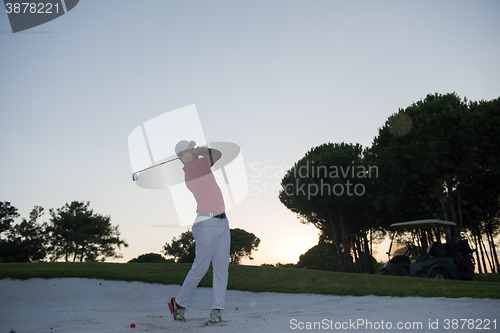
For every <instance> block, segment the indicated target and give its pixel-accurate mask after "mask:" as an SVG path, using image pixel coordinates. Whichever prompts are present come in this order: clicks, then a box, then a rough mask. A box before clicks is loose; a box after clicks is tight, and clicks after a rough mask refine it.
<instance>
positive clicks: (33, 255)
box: [0, 202, 47, 262]
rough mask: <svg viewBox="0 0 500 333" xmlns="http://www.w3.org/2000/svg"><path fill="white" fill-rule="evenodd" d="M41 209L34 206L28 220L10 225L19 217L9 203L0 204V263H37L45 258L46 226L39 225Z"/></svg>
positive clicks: (44, 224)
mask: <svg viewBox="0 0 500 333" xmlns="http://www.w3.org/2000/svg"><path fill="white" fill-rule="evenodd" d="M43 214H44V213H43V208H42V207H39V206H35V207H34V208H33V210H32V211H31V213H30V218H29V220H26V219H25V218H23V219H22V222H21V223H19V224H12V223H13V222H14V219H15V218H17V217H19V214H18V213H17V209H16V208H15V207H13V206H11V205H10V203H9V202H1V203H0V226H1V230H2V232H1V233H0V235H1V234H2V233H3V234H4V235H5V237H3V236H2V237H0V261H4V262H23V261H24V262H26V261H28V262H29V261H39V260H43V259H45V257H46V243H47V232H46V228H47V224H46V223H43V224H39V223H38V221H37V220H38V219H39V218H40V217H41V216H42V215H43Z"/></svg>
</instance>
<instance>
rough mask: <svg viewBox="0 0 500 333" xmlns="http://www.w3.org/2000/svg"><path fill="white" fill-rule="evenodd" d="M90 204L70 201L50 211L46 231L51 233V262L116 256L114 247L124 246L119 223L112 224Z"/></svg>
mask: <svg viewBox="0 0 500 333" xmlns="http://www.w3.org/2000/svg"><path fill="white" fill-rule="evenodd" d="M89 206H90V203H89V202H87V203H85V202H78V201H73V202H71V203H70V204H65V205H64V206H63V207H62V208H58V209H57V210H52V209H51V210H50V215H51V220H50V225H49V227H48V230H49V231H50V234H51V247H50V253H51V254H52V258H51V260H52V261H55V260H57V259H59V258H61V257H62V258H64V259H65V261H70V260H72V261H73V262H74V261H76V260H77V259H78V260H79V261H80V262H82V261H84V260H85V261H104V260H105V259H106V258H108V257H114V258H119V257H120V255H119V254H118V253H117V252H116V247H118V249H119V248H121V246H122V245H123V246H125V247H127V246H128V244H127V243H126V242H125V241H124V240H122V239H120V232H119V230H118V226H113V225H111V218H110V217H109V216H103V215H100V214H96V213H94V212H93V211H92V209H90V208H89Z"/></svg>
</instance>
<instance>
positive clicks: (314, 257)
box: [297, 241, 342, 272]
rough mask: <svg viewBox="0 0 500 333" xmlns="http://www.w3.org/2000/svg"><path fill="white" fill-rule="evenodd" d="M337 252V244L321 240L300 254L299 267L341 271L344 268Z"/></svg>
mask: <svg viewBox="0 0 500 333" xmlns="http://www.w3.org/2000/svg"><path fill="white" fill-rule="evenodd" d="M335 252H336V250H335V246H334V245H333V244H332V243H326V242H321V241H320V242H318V244H317V245H315V246H313V247H311V248H310V249H309V250H307V252H306V253H304V254H301V255H300V257H299V261H298V262H297V268H307V269H316V270H323V271H334V272H340V271H342V268H341V267H340V263H339V259H338V256H337V253H335Z"/></svg>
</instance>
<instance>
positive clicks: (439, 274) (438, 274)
mask: <svg viewBox="0 0 500 333" xmlns="http://www.w3.org/2000/svg"><path fill="white" fill-rule="evenodd" d="M431 278H433V279H439V280H443V279H449V278H450V276H449V275H448V272H447V271H445V270H444V269H436V270H434V272H432V275H431Z"/></svg>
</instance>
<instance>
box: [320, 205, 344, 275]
mask: <svg viewBox="0 0 500 333" xmlns="http://www.w3.org/2000/svg"><path fill="white" fill-rule="evenodd" d="M325 210H326V215H328V222H330V226H331V227H332V233H333V243H334V244H335V248H336V249H337V256H338V257H339V263H340V267H341V268H342V271H343V272H345V263H344V258H343V255H342V249H341V248H340V242H339V236H338V234H337V229H336V228H335V224H334V223H333V219H332V215H331V213H330V210H329V209H328V208H326V209H325Z"/></svg>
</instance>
